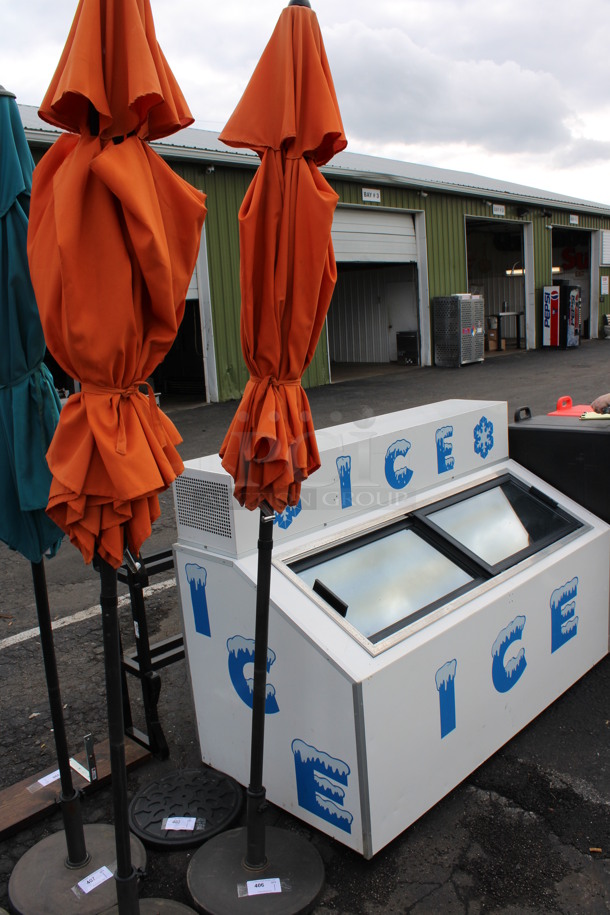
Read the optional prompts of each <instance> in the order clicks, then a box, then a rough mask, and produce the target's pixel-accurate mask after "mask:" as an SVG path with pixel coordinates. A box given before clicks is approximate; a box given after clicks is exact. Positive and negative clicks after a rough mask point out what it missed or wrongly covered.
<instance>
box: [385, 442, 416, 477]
mask: <svg viewBox="0 0 610 915" xmlns="http://www.w3.org/2000/svg"><path fill="white" fill-rule="evenodd" d="M410 449H411V442H408V441H407V440H406V439H404V438H400V439H398V441H396V442H394V443H393V444H392V445H390V447H389V448H388V450H387V451H386V456H385V478H386V480H387V481H388V483H389V484H390V486H391V487H392V488H393V489H404V488H405V486H407V484H408V483H409V481H410V480H411V477H412V476H413V471H412V470H411V469H410V468H409V467H407V465H406V461H404V460H400V461H399V459H400V458H405V457H406V456H407V454H408V453H409V451H410ZM397 464H398V466H397Z"/></svg>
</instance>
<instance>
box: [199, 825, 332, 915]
mask: <svg viewBox="0 0 610 915" xmlns="http://www.w3.org/2000/svg"><path fill="white" fill-rule="evenodd" d="M246 842H247V829H246V828H245V827H244V828H242V829H232V830H230V831H229V832H225V833H222V834H221V835H219V836H216V838H214V839H211V840H210V841H209V842H206V844H205V845H204V846H202V848H200V849H199V850H198V851H197V852H195V854H194V855H193V857H192V859H191V863H190V864H189V867H188V871H187V875H186V881H187V886H188V889H189V892H190V894H191V896H192V898H193V902H194V904H195V907H196V909H197V911H198V912H203V913H206V915H235V912H237V911H240V912H247V913H248V915H280V913H281V915H298V913H301V912H303V913H305V912H311V910H312V909H313V907H314V905H315V903H316V902H317V900H318V899H319V897H320V895H321V893H322V889H323V887H324V865H323V863H322V859H321V858H320V855H319V854H318V852H317V851H316V850H315V848H314V847H313V846H312V845H311V843H310V842H308V841H307V840H305V839H303V838H301V837H300V836H297V835H295V834H294V833H291V832H287V831H286V830H283V829H275V828H273V827H271V828H268V829H266V831H265V846H266V856H267V863H266V865H265V866H264V867H263V868H261V869H257V870H253V869H252V868H248V867H246V865H245V863H244V858H245V854H246Z"/></svg>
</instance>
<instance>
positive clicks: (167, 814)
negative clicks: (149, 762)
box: [129, 769, 244, 849]
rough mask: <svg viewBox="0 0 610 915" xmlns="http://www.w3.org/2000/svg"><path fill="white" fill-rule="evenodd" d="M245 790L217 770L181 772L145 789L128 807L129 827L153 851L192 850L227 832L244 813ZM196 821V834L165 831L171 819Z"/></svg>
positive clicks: (183, 831) (193, 832)
mask: <svg viewBox="0 0 610 915" xmlns="http://www.w3.org/2000/svg"><path fill="white" fill-rule="evenodd" d="M243 798H244V792H243V788H242V787H241V786H240V785H238V784H237V782H235V781H233V779H232V778H229V776H228V775H223V774H221V773H220V772H216V771H215V770H214V769H182V770H179V771H177V772H173V773H172V774H171V775H168V776H166V777H165V778H162V779H159V781H157V782H153V783H152V784H150V785H146V786H145V787H144V788H142V790H141V791H139V792H138V793H137V794H136V795H135V797H134V798H133V800H132V802H131V804H130V805H129V826H130V828H131V831H132V832H134V833H135V834H136V835H137V836H138V837H139V838H140V839H142V841H143V842H145V843H146V844H147V845H150V847H151V848H158V849H167V848H192V847H193V846H196V845H201V843H202V842H205V841H207V839H210V838H211V837H212V836H215V835H217V834H218V833H219V832H222V830H223V829H228V828H229V826H231V825H232V824H233V823H234V822H235V820H236V819H237V817H238V816H239V812H240V810H241V806H242V803H243ZM177 816H179V817H195V820H196V823H195V828H194V829H193V830H181V831H175V830H171V829H165V828H164V822H165V821H166V820H167V819H169V818H171V817H177Z"/></svg>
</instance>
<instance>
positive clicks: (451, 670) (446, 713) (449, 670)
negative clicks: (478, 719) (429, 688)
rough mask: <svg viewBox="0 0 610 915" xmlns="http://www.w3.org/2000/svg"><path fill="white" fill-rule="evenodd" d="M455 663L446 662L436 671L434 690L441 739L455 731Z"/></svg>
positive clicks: (454, 660)
mask: <svg viewBox="0 0 610 915" xmlns="http://www.w3.org/2000/svg"><path fill="white" fill-rule="evenodd" d="M456 671H457V661H456V659H455V658H454V659H453V660H452V661H447V663H446V664H443V666H442V667H439V669H438V670H437V671H436V677H435V679H436V688H437V690H438V701H439V704H440V712H441V739H442V738H443V737H446V736H447V734H450V733H451V731H454V730H455V674H456Z"/></svg>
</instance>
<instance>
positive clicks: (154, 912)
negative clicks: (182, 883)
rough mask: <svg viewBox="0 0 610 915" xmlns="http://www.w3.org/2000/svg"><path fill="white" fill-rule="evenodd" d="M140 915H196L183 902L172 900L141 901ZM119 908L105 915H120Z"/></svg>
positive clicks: (115, 907)
mask: <svg viewBox="0 0 610 915" xmlns="http://www.w3.org/2000/svg"><path fill="white" fill-rule="evenodd" d="M138 905H139V909H140V915H189V913H190V915H194V912H195V909H191V908H189V906H188V905H183V903H182V902H172V900H171V899H139V900H138ZM118 911H119V907H118V905H115V906H114V908H112V909H108V911H107V912H104V913H103V915H118Z"/></svg>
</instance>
